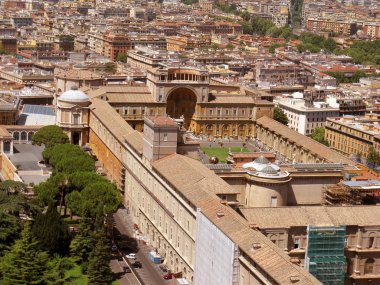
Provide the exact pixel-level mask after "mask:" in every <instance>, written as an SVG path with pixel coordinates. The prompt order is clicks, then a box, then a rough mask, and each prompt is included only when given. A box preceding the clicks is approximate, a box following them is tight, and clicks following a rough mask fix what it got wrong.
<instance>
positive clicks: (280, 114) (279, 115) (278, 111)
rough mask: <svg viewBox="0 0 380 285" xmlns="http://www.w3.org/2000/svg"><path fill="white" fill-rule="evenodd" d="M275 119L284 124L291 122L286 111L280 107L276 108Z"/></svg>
mask: <svg viewBox="0 0 380 285" xmlns="http://www.w3.org/2000/svg"><path fill="white" fill-rule="evenodd" d="M273 119H274V120H276V121H277V122H280V123H281V124H284V125H288V123H289V119H288V117H287V116H286V114H285V113H284V111H283V110H282V109H280V108H278V107H275V108H274V113H273Z"/></svg>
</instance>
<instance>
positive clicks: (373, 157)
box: [367, 146, 380, 168]
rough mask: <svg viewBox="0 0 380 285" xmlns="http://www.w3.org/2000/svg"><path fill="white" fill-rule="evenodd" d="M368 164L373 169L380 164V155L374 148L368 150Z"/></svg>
mask: <svg viewBox="0 0 380 285" xmlns="http://www.w3.org/2000/svg"><path fill="white" fill-rule="evenodd" d="M367 162H368V163H369V164H370V166H371V167H372V168H373V167H375V166H376V165H379V164H380V155H379V153H378V152H377V151H376V150H375V148H374V147H372V146H371V147H369V149H368V155H367Z"/></svg>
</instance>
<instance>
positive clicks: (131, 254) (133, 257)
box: [125, 253, 136, 259]
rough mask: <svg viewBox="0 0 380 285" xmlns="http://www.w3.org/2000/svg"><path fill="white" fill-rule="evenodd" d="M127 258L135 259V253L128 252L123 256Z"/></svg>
mask: <svg viewBox="0 0 380 285" xmlns="http://www.w3.org/2000/svg"><path fill="white" fill-rule="evenodd" d="M125 257H126V258H128V259H136V253H130V254H127V255H126V256H125Z"/></svg>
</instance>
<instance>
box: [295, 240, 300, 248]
mask: <svg viewBox="0 0 380 285" xmlns="http://www.w3.org/2000/svg"><path fill="white" fill-rule="evenodd" d="M294 248H295V249H296V248H300V239H299V238H294Z"/></svg>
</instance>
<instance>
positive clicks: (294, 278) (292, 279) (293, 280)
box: [290, 275, 300, 283]
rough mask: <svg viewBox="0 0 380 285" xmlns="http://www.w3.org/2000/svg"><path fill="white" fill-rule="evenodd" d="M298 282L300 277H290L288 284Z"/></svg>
mask: <svg viewBox="0 0 380 285" xmlns="http://www.w3.org/2000/svg"><path fill="white" fill-rule="evenodd" d="M298 281H300V277H299V276H298V275H293V276H290V282H292V283H297V282H298Z"/></svg>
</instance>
